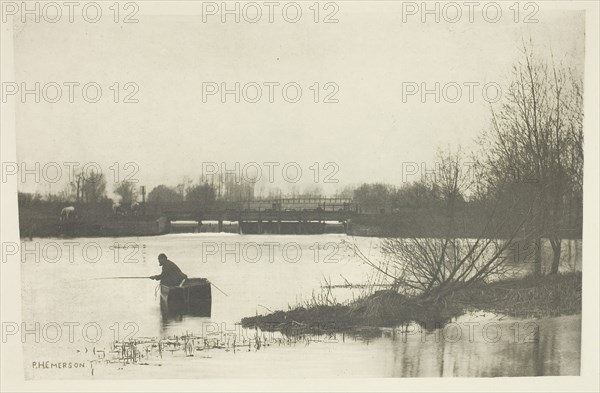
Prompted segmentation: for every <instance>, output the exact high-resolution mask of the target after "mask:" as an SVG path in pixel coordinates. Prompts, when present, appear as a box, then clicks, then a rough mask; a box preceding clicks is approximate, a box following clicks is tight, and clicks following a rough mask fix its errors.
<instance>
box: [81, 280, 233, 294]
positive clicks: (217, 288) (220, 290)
mask: <svg viewBox="0 0 600 393" xmlns="http://www.w3.org/2000/svg"><path fill="white" fill-rule="evenodd" d="M142 278H143V279H149V278H150V277H146V276H120V277H99V278H92V280H137V279H142ZM209 283H210V285H212V286H213V287H215V289H216V290H218V291H219V292H221V293H222V294H223V295H225V296H229V295H228V294H226V293H225V292H223V290H222V289H221V288H219V287H218V286H216V285H215V284H213V283H212V282H210V281H209Z"/></svg>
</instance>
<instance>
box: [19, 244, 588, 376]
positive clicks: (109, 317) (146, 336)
mask: <svg viewBox="0 0 600 393" xmlns="http://www.w3.org/2000/svg"><path fill="white" fill-rule="evenodd" d="M340 240H350V241H352V240H353V239H350V238H348V237H346V236H344V235H318V236H315V235H313V236H309V235H307V236H265V235H261V236H251V235H249V236H240V235H227V234H189V235H188V234H181V235H165V236H160V237H148V238H119V239H109V238H100V239H81V238H80V239H70V240H66V239H39V240H38V239H34V240H33V242H27V244H25V245H24V247H28V248H27V249H28V250H29V251H28V252H27V255H26V257H25V260H24V262H23V264H22V277H21V283H22V288H23V290H22V311H23V322H24V323H25V324H24V325H20V326H19V329H20V330H19V333H23V331H27V332H28V333H27V334H25V335H24V336H21V338H22V340H23V341H24V344H23V345H24V357H25V359H24V368H25V372H26V376H27V377H28V378H33V379H44V378H57V379H62V378H204V377H432V376H465V377H478V376H486V377H487V376H535V375H578V374H579V367H580V361H579V359H580V339H581V316H580V315H575V316H566V317H558V318H546V319H541V320H523V319H513V318H508V317H505V316H501V315H493V314H489V313H487V314H486V313H482V312H473V313H469V314H466V315H463V316H461V317H459V318H457V319H455V320H453V321H451V322H450V323H448V324H446V325H444V326H427V327H421V326H418V325H408V326H403V327H398V328H396V329H383V330H381V331H378V332H372V331H369V332H362V333H360V334H344V333H341V332H339V331H338V332H335V331H336V329H335V325H331V324H330V325H329V326H326V327H328V328H330V330H332V331H334V333H332V334H329V335H311V334H307V333H310V332H306V331H303V333H304V334H302V335H300V336H298V335H293V336H288V335H282V334H281V333H270V332H262V331H255V330H250V329H242V328H241V327H240V326H239V325H237V324H236V323H238V322H239V321H240V319H241V318H242V317H245V316H250V315H255V314H256V313H266V312H268V310H276V309H287V307H288V306H293V305H295V304H297V303H304V302H310V301H311V299H313V297H318V296H319V295H320V290H319V286H320V285H321V284H322V283H323V281H324V280H325V279H326V280H327V281H330V282H332V283H333V284H336V283H343V282H344V280H348V281H349V282H352V283H360V282H364V281H365V280H367V278H368V277H369V275H370V274H371V271H370V269H369V268H368V267H367V266H365V265H364V264H362V263H361V262H360V261H359V260H358V259H357V258H355V257H352V256H351V255H349V254H348V253H347V252H346V251H345V250H344V249H343V248H342V247H340V246H339V245H338V244H339V242H340ZM354 241H356V242H357V243H358V245H359V246H360V247H361V249H363V250H364V251H365V254H367V255H369V256H370V257H372V258H377V256H378V249H377V245H378V243H379V241H380V240H379V239H374V238H357V239H354ZM580 248H581V246H580V244H579V243H578V242H577V243H576V242H572V243H571V244H565V246H564V247H563V249H564V250H568V249H571V253H570V256H569V254H568V251H565V254H566V255H565V260H564V261H563V264H562V269H564V270H571V269H580V266H581V259H580V258H581V257H580V256H581V249H580ZM160 252H164V253H166V254H167V255H168V257H169V259H171V260H172V261H174V262H175V263H177V264H178V265H179V266H180V267H181V269H182V270H183V271H184V272H186V273H187V274H188V276H190V277H207V278H208V279H210V280H211V281H212V282H213V283H215V284H216V285H217V286H218V287H219V288H220V289H221V290H223V291H224V292H225V293H226V294H227V296H226V295H224V294H222V293H220V292H219V291H218V290H216V289H213V308H212V309H213V313H212V316H211V318H193V317H184V318H181V319H175V320H174V319H164V318H163V317H162V316H161V313H160V309H159V300H158V298H157V297H156V296H155V289H156V282H155V281H151V280H149V279H137V280H136V279H130V280H125V279H114V280H113V279H104V278H106V277H116V276H150V275H153V274H157V273H159V272H160V268H159V266H158V263H157V261H156V256H157V255H158V253H160ZM546 256H547V257H549V253H547V252H546ZM334 295H335V296H336V298H337V300H338V301H342V300H347V299H351V298H352V296H359V295H360V292H351V291H347V290H339V291H334ZM299 331H302V329H301V326H299V327H298V330H295V331H294V332H293V333H298V332H299ZM290 333H291V332H290ZM181 336H186V338H181ZM176 337H179V338H176ZM132 338H135V339H137V340H138V344H136V345H135V351H133V350H132V347H131V346H130V347H127V348H126V347H125V346H124V345H122V342H124V341H125V342H127V341H128V340H129V339H132ZM115 341H116V342H118V343H119V344H118V345H117V346H115V345H114V343H115Z"/></svg>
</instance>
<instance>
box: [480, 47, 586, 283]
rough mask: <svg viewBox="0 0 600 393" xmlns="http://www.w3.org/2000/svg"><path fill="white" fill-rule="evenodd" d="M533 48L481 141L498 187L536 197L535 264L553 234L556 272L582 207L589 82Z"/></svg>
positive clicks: (514, 74) (519, 65) (501, 190)
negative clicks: (585, 99) (585, 96)
mask: <svg viewBox="0 0 600 393" xmlns="http://www.w3.org/2000/svg"><path fill="white" fill-rule="evenodd" d="M531 48H532V47H531V44H530V45H525V44H524V45H523V51H522V59H521V60H520V61H519V62H518V63H516V64H515V65H514V66H513V69H512V82H511V83H510V85H509V86H508V88H507V89H506V90H505V91H504V94H503V100H502V101H501V103H500V105H499V106H498V107H495V108H492V117H493V121H492V126H491V129H490V130H489V132H487V133H486V134H485V135H484V137H483V139H482V142H483V144H484V147H485V148H486V150H487V152H488V153H487V158H488V159H487V164H488V167H489V169H490V174H491V176H492V178H493V180H494V181H493V183H494V184H495V188H496V192H497V193H499V194H504V195H515V194H518V195H519V196H520V197H523V198H526V199H528V200H529V201H530V202H533V203H532V206H533V218H534V221H533V222H534V225H533V226H534V228H535V229H536V231H535V232H532V233H533V235H532V239H533V241H534V242H535V245H536V247H535V250H536V252H535V270H534V271H535V272H536V273H537V274H540V273H541V269H542V254H541V249H542V238H547V239H548V240H549V241H550V244H551V246H552V251H553V261H552V266H551V270H550V273H551V274H554V273H557V272H558V268H559V264H560V257H561V243H562V238H563V236H564V229H567V228H565V227H566V226H571V225H572V222H573V220H572V218H573V215H574V214H577V213H578V212H579V210H580V209H581V199H582V190H583V99H582V97H583V95H582V81H581V78H578V77H577V76H576V73H575V72H574V71H573V70H571V69H569V68H566V67H563V66H559V65H557V64H555V62H554V60H553V57H552V56H550V57H549V59H548V60H545V59H543V58H541V57H538V56H536V55H535V54H534V52H533V50H532V49H531ZM574 205H575V209H574V208H573V207H574ZM573 210H575V212H574V211H573Z"/></svg>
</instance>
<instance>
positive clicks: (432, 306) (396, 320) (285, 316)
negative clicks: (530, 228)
mask: <svg viewBox="0 0 600 393" xmlns="http://www.w3.org/2000/svg"><path fill="white" fill-rule="evenodd" d="M469 310H482V311H489V312H494V313H499V314H504V315H509V316H514V317H522V318H543V317H554V316H560V315H572V314H580V313H581V272H575V273H566V274H558V275H552V276H540V277H535V276H526V277H523V278H518V279H510V280H502V281H497V282H493V283H482V284H478V285H475V286H472V287H469V288H467V289H465V290H461V291H460V292H455V293H450V294H449V295H447V296H445V297H444V298H443V299H440V300H438V301H436V302H433V301H428V302H421V301H420V300H419V299H418V298H415V299H412V298H407V297H404V296H402V295H400V294H398V293H396V292H392V291H387V290H386V291H377V292H375V293H374V294H372V295H370V296H366V297H364V298H361V299H358V300H356V301H354V302H351V303H348V304H329V305H314V306H310V307H302V306H299V307H295V308H292V309H290V310H288V311H276V312H273V313H270V314H267V315H257V316H254V317H247V318H243V319H242V321H241V322H242V326H244V327H260V328H261V329H264V330H276V331H286V332H290V329H294V330H295V331H297V332H298V331H354V330H356V329H359V328H362V327H393V326H398V325H402V324H407V323H410V322H416V323H419V324H420V325H422V326H425V327H426V328H430V327H431V328H433V327H434V326H437V325H443V324H444V323H445V322H449V321H450V319H451V318H453V317H456V316H459V315H462V314H464V313H465V312H467V311H469Z"/></svg>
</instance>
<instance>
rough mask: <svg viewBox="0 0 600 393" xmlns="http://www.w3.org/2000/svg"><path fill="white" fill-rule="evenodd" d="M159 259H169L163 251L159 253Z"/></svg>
mask: <svg viewBox="0 0 600 393" xmlns="http://www.w3.org/2000/svg"><path fill="white" fill-rule="evenodd" d="M158 259H167V256H166V255H165V254H163V253H160V254H158Z"/></svg>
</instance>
